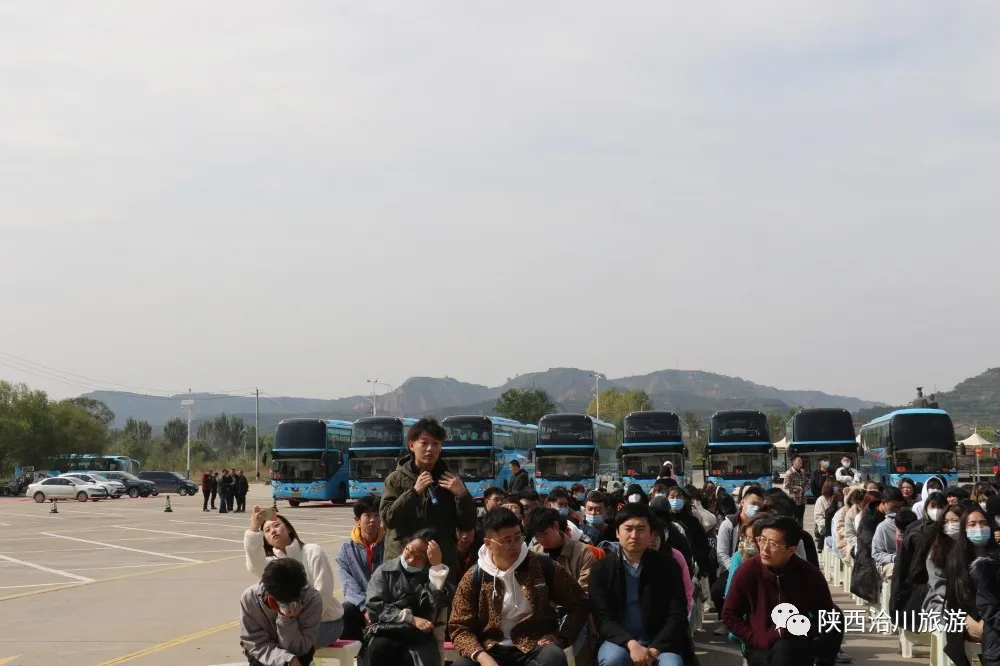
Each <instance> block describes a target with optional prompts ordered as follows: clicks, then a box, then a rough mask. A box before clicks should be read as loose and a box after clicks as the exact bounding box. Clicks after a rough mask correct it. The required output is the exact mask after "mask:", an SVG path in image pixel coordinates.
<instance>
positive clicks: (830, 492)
mask: <svg viewBox="0 0 1000 666" xmlns="http://www.w3.org/2000/svg"><path fill="white" fill-rule="evenodd" d="M839 488H840V486H839V484H838V483H837V482H836V481H834V480H833V479H827V480H826V481H824V482H823V489H822V490H821V491H820V495H822V496H823V497H825V498H827V499H830V498H831V497H833V496H834V494H836V492H837V490H838V489H839Z"/></svg>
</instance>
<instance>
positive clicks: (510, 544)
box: [448, 508, 589, 666]
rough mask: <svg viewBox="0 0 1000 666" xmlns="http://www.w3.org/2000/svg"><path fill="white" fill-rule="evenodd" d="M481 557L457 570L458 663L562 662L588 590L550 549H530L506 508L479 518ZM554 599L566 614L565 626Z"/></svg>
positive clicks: (454, 636)
mask: <svg viewBox="0 0 1000 666" xmlns="http://www.w3.org/2000/svg"><path fill="white" fill-rule="evenodd" d="M483 531H484V533H485V542H484V544H483V547H482V548H480V550H479V561H478V563H477V564H476V565H475V566H473V567H472V568H471V569H470V570H469V571H467V572H466V574H465V575H464V576H463V577H462V581H461V582H460V583H459V584H458V590H457V591H456V592H455V601H454V603H453V605H452V609H451V620H450V623H449V627H448V628H449V633H450V634H451V640H452V643H454V645H455V649H456V650H458V652H459V654H461V655H462V659H459V660H458V661H457V662H455V666H475V665H476V664H478V665H479V666H566V662H567V660H566V654H565V652H564V650H565V648H567V647H569V646H571V645H573V642H574V641H575V640H576V638H577V636H578V635H579V633H580V631H581V630H582V629H583V627H584V625H586V623H587V618H588V616H589V609H588V607H587V595H586V593H585V592H584V590H583V588H582V587H580V584H579V583H578V582H577V581H576V579H575V578H573V576H572V575H571V574H570V573H569V572H568V571H566V570H565V569H564V568H562V567H561V566H560V565H558V564H556V563H555V562H553V561H552V560H551V559H550V558H549V557H548V556H547V555H539V554H537V553H533V552H531V551H530V550H528V546H527V544H525V543H524V535H523V533H522V532H521V522H520V520H519V519H518V517H517V516H515V515H514V513H513V512H512V511H510V510H509V509H504V508H500V509H494V510H492V511H490V512H489V513H487V514H486V516H485V517H484V518H483ZM555 606H559V607H560V608H561V610H562V612H563V613H564V614H565V615H566V620H565V623H564V624H563V627H562V631H560V626H559V616H558V615H557V614H556V610H555Z"/></svg>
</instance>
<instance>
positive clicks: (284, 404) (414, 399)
mask: <svg viewBox="0 0 1000 666" xmlns="http://www.w3.org/2000/svg"><path fill="white" fill-rule="evenodd" d="M997 372H998V373H1000V370H998V371H997ZM968 381H972V380H968ZM594 383H595V382H594V377H593V373H592V372H591V371H588V370H581V369H579V368H551V369H549V370H546V371H544V372H532V373H528V374H524V375H519V376H517V377H514V378H513V379H510V380H508V381H507V383H505V384H504V385H503V386H499V387H495V388H490V387H487V386H483V385H481V384H470V383H466V382H461V381H458V380H456V379H453V378H451V377H445V378H434V377H411V378H410V379H408V380H406V381H405V382H404V383H403V384H402V385H401V386H399V387H398V388H396V389H395V390H393V391H391V392H389V393H386V394H383V395H379V396H377V403H378V411H379V413H385V414H393V415H396V416H420V415H423V414H434V415H436V416H440V417H443V416H450V415H456V414H480V413H482V414H491V413H492V409H493V405H494V403H495V401H496V399H497V397H498V396H499V395H500V394H501V393H503V391H506V390H507V389H509V388H540V389H543V390H544V391H546V392H547V393H548V394H549V397H551V398H552V400H553V401H554V402H555V403H556V405H557V407H558V409H559V410H560V411H564V412H580V411H584V410H585V409H586V407H587V404H588V403H589V402H590V399H591V397H592V396H593V390H594ZM600 385H601V389H602V390H605V389H609V388H616V389H619V390H625V389H642V390H644V391H646V392H647V393H648V394H649V395H650V397H651V398H652V400H653V404H654V405H655V406H656V407H657V408H663V409H672V410H674V411H678V412H684V411H693V412H696V413H698V414H699V415H702V416H705V415H708V414H710V413H711V412H713V411H716V410H719V409H742V408H751V409H760V410H761V411H765V412H767V411H787V410H788V409H789V408H791V407H795V406H797V405H802V406H805V407H844V408H846V409H849V410H851V411H852V412H857V411H859V410H863V409H866V408H872V407H877V406H878V403H873V402H870V401H865V400H861V399H858V398H851V397H844V396H836V395H828V394H826V393H822V392H819V391H784V390H781V389H776V388H773V387H770V386H762V385H760V384H755V383H753V382H750V381H747V380H744V379H741V378H739V377H727V376H725V375H719V374H714V373H710V372H701V371H687V370H660V371H657V372H652V373H649V374H647V375H639V376H633V377H623V378H620V379H602V380H601V383H600ZM959 386H960V387H961V386H962V385H959ZM958 388H959V387H956V391H958ZM998 390H1000V389H998ZM945 395H946V394H941V397H942V401H943V399H944V396H945ZM86 397H89V398H94V399H95V400H101V401H102V402H104V403H106V404H107V405H108V407H110V408H111V409H112V411H114V412H115V415H116V423H115V425H116V426H118V427H121V426H122V425H124V423H125V420H126V419H127V418H129V417H133V418H136V419H139V420H145V421H149V423H150V424H152V425H153V427H154V428H155V429H157V430H158V429H159V428H160V427H161V426H162V425H163V424H164V423H166V422H167V421H168V420H169V419H171V418H174V417H184V416H185V412H184V411H183V410H182V409H181V407H180V401H181V400H183V399H185V398H187V397H188V395H187V394H183V395H176V396H171V397H159V396H147V395H139V394H134V393H116V392H106V391H96V392H93V393H88V394H86ZM190 397H191V398H193V399H194V401H195V410H194V417H195V420H198V421H200V420H205V419H210V418H213V417H215V416H216V415H218V414H221V413H226V414H229V415H238V416H242V417H243V418H244V419H245V420H246V421H247V422H252V421H253V416H254V398H253V397H252V396H229V395H215V394H205V393H196V394H193V395H191V396H190ZM370 413H371V396H369V395H356V396H350V397H346V398H339V399H335V400H320V399H314V398H290V397H271V396H266V395H262V396H261V398H260V423H261V432H270V431H272V430H273V429H274V426H275V425H276V424H277V422H278V421H279V420H280V419H281V418H285V417H292V416H310V417H325V418H340V419H349V420H353V419H357V418H359V417H361V416H365V415H368V414H370Z"/></svg>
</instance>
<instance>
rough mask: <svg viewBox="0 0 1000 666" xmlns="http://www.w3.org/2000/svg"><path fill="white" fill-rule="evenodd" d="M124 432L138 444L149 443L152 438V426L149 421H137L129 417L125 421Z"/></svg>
mask: <svg viewBox="0 0 1000 666" xmlns="http://www.w3.org/2000/svg"><path fill="white" fill-rule="evenodd" d="M124 430H125V434H126V435H129V436H131V437H132V438H133V439H134V440H135V441H136V442H137V443H139V444H149V443H150V442H151V441H152V440H153V426H151V425H149V421H137V420H135V419H134V418H132V417H129V418H128V420H127V421H125V429H124Z"/></svg>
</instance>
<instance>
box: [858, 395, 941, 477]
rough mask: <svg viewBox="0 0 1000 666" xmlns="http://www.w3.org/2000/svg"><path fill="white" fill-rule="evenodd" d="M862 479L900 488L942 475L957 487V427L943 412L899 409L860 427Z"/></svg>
mask: <svg viewBox="0 0 1000 666" xmlns="http://www.w3.org/2000/svg"><path fill="white" fill-rule="evenodd" d="M861 449H862V456H861V470H860V471H861V476H862V478H864V479H865V480H866V481H867V480H874V481H878V482H881V483H886V484H889V485H891V486H894V487H899V481H900V479H902V478H904V477H909V478H910V479H912V480H913V481H914V482H915V483H926V482H927V479H929V478H930V477H932V476H941V477H943V478H944V479H945V482H946V484H947V485H957V484H958V460H957V458H956V456H955V453H956V452H955V449H956V444H955V426H954V425H953V424H952V422H951V417H950V416H948V412H946V411H944V410H943V409H899V410H896V411H894V412H891V413H889V414H886V415H885V416H880V417H878V418H877V419H874V420H872V421H870V422H868V423H866V424H865V425H863V426H861Z"/></svg>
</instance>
